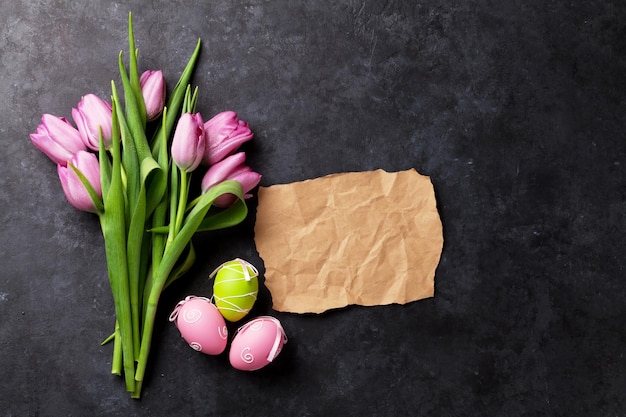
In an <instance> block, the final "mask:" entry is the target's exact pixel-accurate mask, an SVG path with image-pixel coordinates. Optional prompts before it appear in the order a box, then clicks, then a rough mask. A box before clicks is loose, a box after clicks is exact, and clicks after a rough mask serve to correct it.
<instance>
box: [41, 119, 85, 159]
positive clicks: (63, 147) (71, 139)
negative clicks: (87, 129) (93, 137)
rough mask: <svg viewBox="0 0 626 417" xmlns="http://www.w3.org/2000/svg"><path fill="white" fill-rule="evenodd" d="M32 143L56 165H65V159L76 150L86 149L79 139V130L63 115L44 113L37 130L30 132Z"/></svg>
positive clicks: (70, 157) (69, 157) (70, 156)
mask: <svg viewBox="0 0 626 417" xmlns="http://www.w3.org/2000/svg"><path fill="white" fill-rule="evenodd" d="M30 139H31V140H32V141H33V145H35V147H37V149H39V150H40V151H42V152H43V153H45V154H46V155H47V156H48V158H50V159H52V160H53V161H54V162H55V163H56V164H58V165H63V166H65V165H67V161H68V160H70V159H72V157H73V156H74V155H75V154H76V153H77V152H78V151H86V150H87V147H86V146H85V144H84V143H83V140H82V139H81V136H80V132H79V131H78V130H77V129H76V128H75V127H74V126H72V124H71V123H70V122H69V121H68V120H67V119H66V118H65V117H57V116H53V115H51V114H44V115H43V116H42V117H41V124H40V125H39V126H37V131H36V132H35V133H31V135H30Z"/></svg>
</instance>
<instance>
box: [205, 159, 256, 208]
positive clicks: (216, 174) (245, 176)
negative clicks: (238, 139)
mask: <svg viewBox="0 0 626 417" xmlns="http://www.w3.org/2000/svg"><path fill="white" fill-rule="evenodd" d="M245 161H246V154H245V153H244V152H239V153H236V154H234V155H231V156H229V157H227V158H226V159H223V160H221V161H220V162H218V163H217V164H215V165H213V166H211V167H210V168H209V169H208V170H207V172H206V174H204V178H202V192H203V193H206V192H207V191H208V190H209V189H210V188H211V187H213V186H214V185H217V184H219V183H220V182H222V181H225V180H235V181H238V182H239V183H240V184H241V187H242V188H243V192H244V197H245V198H250V197H252V194H247V193H248V192H249V191H250V190H252V189H253V188H254V187H256V186H257V185H258V184H259V182H260V181H261V174H259V173H257V172H254V171H252V169H251V168H250V167H249V166H247V165H245V164H244V162H245ZM235 200H236V197H235V196H234V195H231V194H225V195H222V196H220V197H218V198H217V199H216V200H215V202H214V203H213V204H214V205H215V206H216V207H229V206H231V205H232V204H233V203H234V202H235Z"/></svg>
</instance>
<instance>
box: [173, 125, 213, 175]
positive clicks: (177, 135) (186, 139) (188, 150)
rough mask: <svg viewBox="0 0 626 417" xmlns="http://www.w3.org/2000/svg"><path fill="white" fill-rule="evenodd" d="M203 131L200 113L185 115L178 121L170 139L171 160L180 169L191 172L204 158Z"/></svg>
mask: <svg viewBox="0 0 626 417" xmlns="http://www.w3.org/2000/svg"><path fill="white" fill-rule="evenodd" d="M204 147H205V141H204V129H203V123H202V116H201V115H200V113H195V114H191V113H185V114H183V115H182V116H181V117H180V119H179V120H178V124H177V125H176V131H175V132H174V138H173V139H172V159H173V160H174V163H175V164H176V165H178V167H179V168H180V169H182V170H183V171H186V172H191V171H193V170H194V169H196V168H197V167H198V165H200V162H201V161H202V157H203V156H204Z"/></svg>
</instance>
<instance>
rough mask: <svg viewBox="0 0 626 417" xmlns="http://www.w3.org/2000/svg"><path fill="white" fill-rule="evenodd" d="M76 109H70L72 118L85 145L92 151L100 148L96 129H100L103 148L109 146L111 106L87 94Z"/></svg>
mask: <svg viewBox="0 0 626 417" xmlns="http://www.w3.org/2000/svg"><path fill="white" fill-rule="evenodd" d="M77 107H78V108H76V109H72V118H73V119H74V122H76V126H78V131H79V132H80V134H81V137H82V138H83V142H84V143H85V145H86V146H87V147H88V148H89V149H92V150H94V151H97V150H98V149H99V148H100V135H99V131H98V127H100V128H101V129H102V139H103V141H104V146H105V147H106V148H109V147H110V146H111V125H112V121H111V118H112V114H111V105H110V104H109V103H108V102H106V101H104V100H102V99H101V98H100V97H98V96H96V95H94V94H87V95H86V96H84V97H83V98H82V100H81V101H80V102H79V103H78V106H77Z"/></svg>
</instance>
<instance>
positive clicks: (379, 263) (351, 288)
mask: <svg viewBox="0 0 626 417" xmlns="http://www.w3.org/2000/svg"><path fill="white" fill-rule="evenodd" d="M258 200H259V203H258V208H257V213H256V224H255V228H254V231H255V243H256V246H257V250H258V252H259V255H260V257H261V258H262V259H263V262H264V263H265V285H266V286H267V288H268V289H269V291H270V293H271V295H272V301H273V308H274V309H275V310H277V311H283V312H293V313H308V312H311V313H321V312H323V311H326V310H329V309H333V308H340V307H344V306H347V305H350V304H358V305H364V306H371V305H384V304H392V303H398V304H404V303H408V302H410V301H415V300H419V299H422V298H427V297H432V296H433V295H434V278H435V269H436V268H437V265H438V263H439V259H440V257H441V251H442V248H443V232H442V225H441V220H440V218H439V213H438V212H437V204H436V200H435V193H434V189H433V186H432V183H431V182H430V178H429V177H427V176H423V175H420V174H418V173H417V172H416V171H415V170H414V169H411V170H407V171H401V172H396V173H388V172H385V171H383V170H376V171H368V172H351V173H343V174H332V175H328V176H325V177H322V178H317V179H313V180H306V181H302V182H296V183H291V184H281V185H273V186H270V187H260V189H259V192H258Z"/></svg>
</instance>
